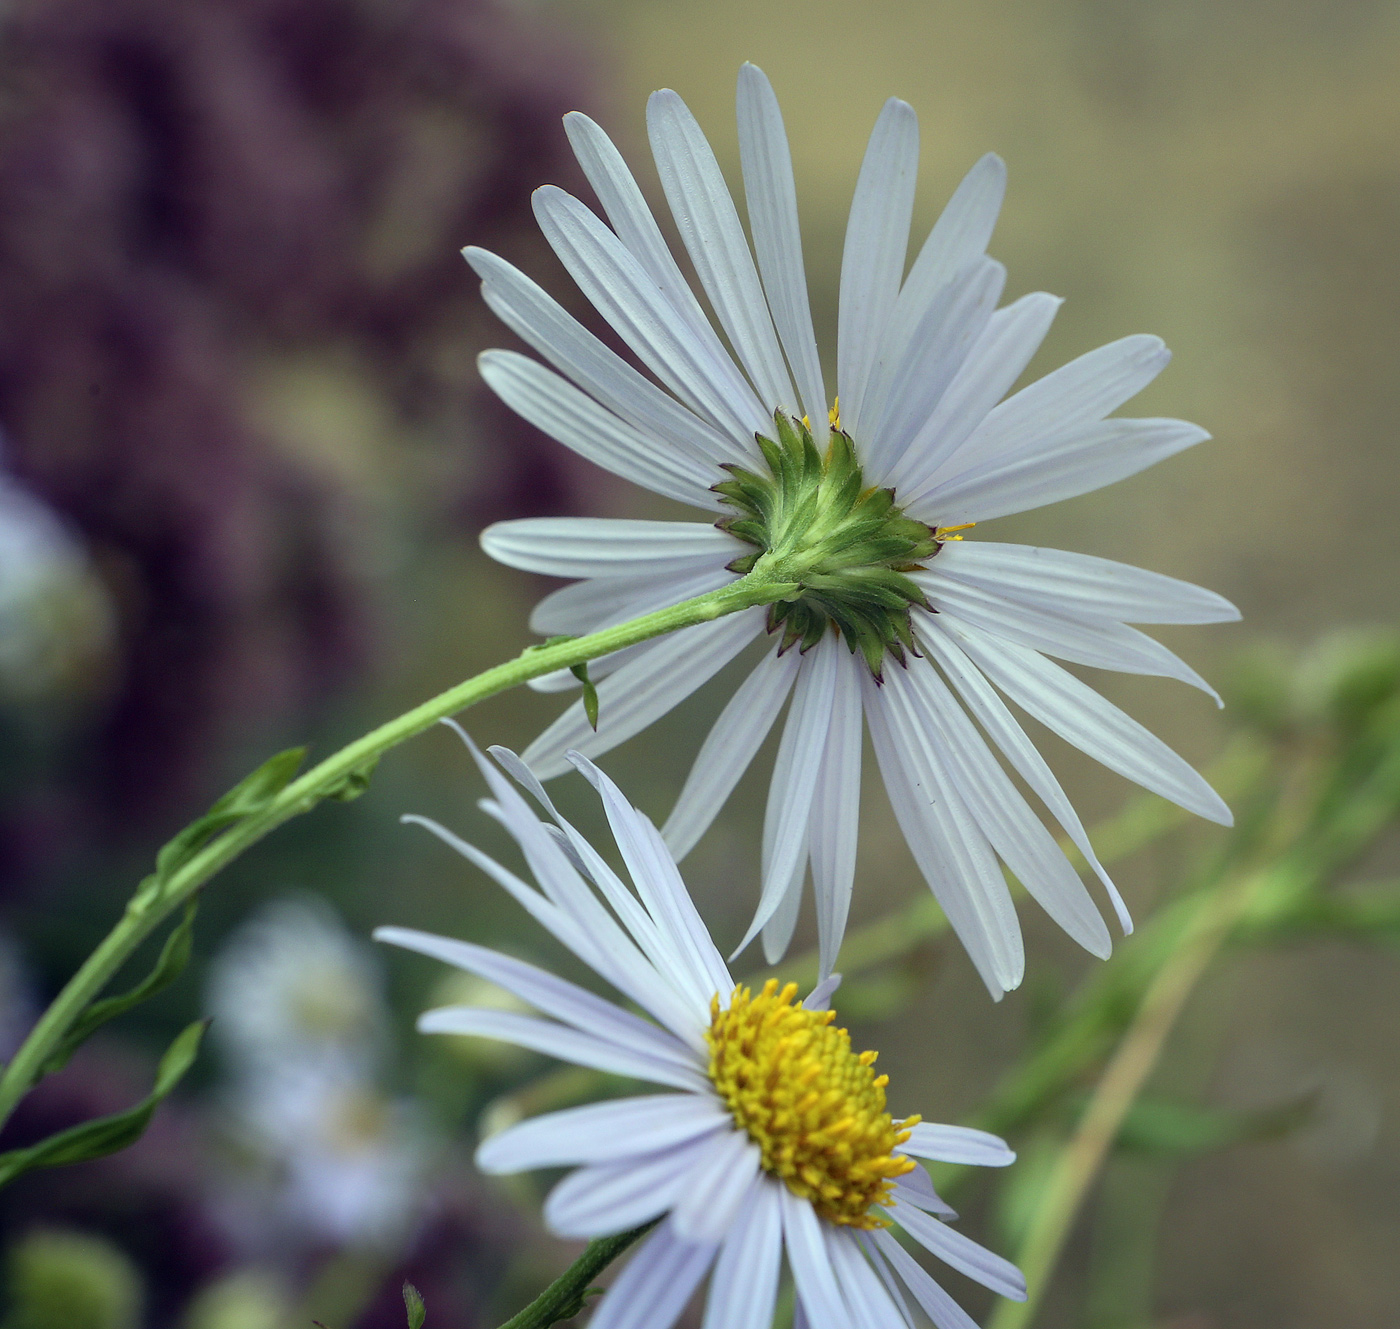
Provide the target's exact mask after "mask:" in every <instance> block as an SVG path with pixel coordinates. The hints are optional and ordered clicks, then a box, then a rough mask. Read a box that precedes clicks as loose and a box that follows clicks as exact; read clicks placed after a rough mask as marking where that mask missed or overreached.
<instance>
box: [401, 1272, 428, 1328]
mask: <svg viewBox="0 0 1400 1329" xmlns="http://www.w3.org/2000/svg"><path fill="white" fill-rule="evenodd" d="M403 1306H404V1310H406V1311H407V1312H408V1329H423V1321H424V1320H426V1319H427V1318H428V1312H427V1311H426V1310H425V1309H424V1306H423V1295H422V1293H420V1292H419V1291H418V1289H417V1288H416V1287H414V1286H413V1284H412V1283H405V1284H404V1285H403Z"/></svg>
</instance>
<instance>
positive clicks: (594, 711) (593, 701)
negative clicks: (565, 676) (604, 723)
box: [569, 661, 598, 734]
mask: <svg viewBox="0 0 1400 1329" xmlns="http://www.w3.org/2000/svg"><path fill="white" fill-rule="evenodd" d="M569 673H571V674H572V675H573V676H574V677H575V678H576V679H578V681H579V682H580V683H582V684H583V713H584V714H585V715H586V716H587V717H588V723H589V724H591V725H592V726H593V732H594V733H595V734H596V733H597V732H598V689H597V688H596V687H594V686H593V680H592V679H591V678H589V677H588V662H587V661H584V663H583V664H576V665H570V666H569Z"/></svg>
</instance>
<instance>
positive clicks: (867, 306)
mask: <svg viewBox="0 0 1400 1329" xmlns="http://www.w3.org/2000/svg"><path fill="white" fill-rule="evenodd" d="M918 170H919V122H918V118H917V117H916V116H915V114H914V110H913V107H911V106H909V105H908V104H907V103H905V102H902V101H899V100H898V99H897V98H895V97H891V98H890V99H889V101H887V102H886V103H885V105H884V109H883V110H881V112H880V118H879V119H878V120H877V121H876V122H875V129H874V131H873V132H872V133H871V135H870V144H869V146H868V147H867V148H866V150H865V158H864V160H863V161H862V162H861V167H860V176H859V178H858V179H857V180H856V192H855V196H854V198H853V199H852V200H851V215H850V219H849V220H848V221H847V223H846V245H845V249H844V250H843V251H842V255H841V307H840V314H839V320H838V329H837V343H836V390H837V393H838V394H839V396H840V399H841V424H842V428H844V429H845V430H846V432H847V433H850V434H852V435H854V436H855V437H856V438H857V439H862V438H863V435H862V433H861V427H862V425H863V424H866V423H870V424H873V423H874V421H875V420H876V419H878V415H879V409H878V404H875V405H874V406H873V407H872V410H871V416H872V418H871V419H870V420H869V421H867V420H866V418H865V409H866V403H865V395H866V386H867V384H868V383H870V381H871V379H872V377H874V376H875V375H876V374H877V373H878V368H877V366H878V362H879V357H880V351H881V347H882V345H883V342H884V336H885V333H886V331H887V329H888V325H889V318H890V314H891V313H892V312H893V310H894V305H895V300H896V298H897V297H898V295H899V285H900V281H901V280H902V279H903V276H904V256H905V251H906V250H907V249H908V247H909V219H910V217H911V215H912V213H913V209H914V184H915V178H916V176H917V175H918Z"/></svg>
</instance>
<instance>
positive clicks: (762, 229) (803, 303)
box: [736, 64, 830, 448]
mask: <svg viewBox="0 0 1400 1329" xmlns="http://www.w3.org/2000/svg"><path fill="white" fill-rule="evenodd" d="M736 104H737V111H738V119H739V160H740V164H741V166H742V168H743V172H744V197H745V199H746V200H747V203H748V211H749V227H750V229H751V230H752V232H753V244H754V249H755V251H756V252H757V254H758V270H759V272H760V273H761V274H762V276H763V290H764V293H765V294H766V295H767V297H768V307H769V309H770V310H771V311H772V314H773V322H774V324H775V325H776V326H777V329H778V336H779V338H780V339H781V340H782V344H783V350H784V351H786V352H787V360H788V364H789V365H790V366H791V368H792V374H793V378H794V379H795V380H796V382H797V392H798V396H799V397H800V398H801V401H802V410H803V411H804V412H805V413H806V415H807V417H808V419H809V420H810V422H811V428H812V437H813V438H814V439H815V440H816V444H817V447H818V448H825V446H826V441H827V436H828V433H829V432H830V431H829V428H828V425H827V415H826V408H827V400H826V388H825V386H824V384H823V382H822V365H821V358H820V356H819V355H818V353H817V337H816V333H815V332H814V331H813V330H812V310H811V305H810V304H809V302H808V298H807V276H806V272H805V271H804V269H803V264H802V232H801V229H800V227H799V225H798V220H797V187H796V184H795V183H794V181H793V176H792V152H791V151H790V149H789V148H788V139H787V132H786V130H785V129H784V128H783V114H782V111H781V110H780V109H779V107H778V98H777V96H776V95H775V94H774V92H773V86H772V84H770V83H769V82H768V77H767V75H766V74H764V72H763V71H762V70H761V69H759V68H758V67H757V66H755V65H750V64H746V65H744V66H743V67H742V68H741V69H740V70H739V88H738V93H737V98H736Z"/></svg>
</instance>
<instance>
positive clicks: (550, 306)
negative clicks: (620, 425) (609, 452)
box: [462, 247, 748, 463]
mask: <svg viewBox="0 0 1400 1329" xmlns="http://www.w3.org/2000/svg"><path fill="white" fill-rule="evenodd" d="M462 254H463V256H464V257H465V258H466V260H467V262H468V263H470V264H471V265H472V268H473V269H474V270H475V271H476V273H477V275H478V276H480V277H481V278H482V279H483V280H482V284H481V296H482V299H483V300H485V301H486V304H487V305H488V306H489V308H490V309H491V311H492V313H494V314H495V315H496V317H497V318H499V319H500V320H501V322H503V323H504V324H505V325H506V326H507V327H508V328H510V329H511V330H512V331H514V332H515V333H516V334H517V335H518V336H519V337H520V338H521V339H522V340H524V341H526V342H528V343H529V344H530V345H531V346H533V347H534V348H535V350H537V351H538V352H539V353H540V354H541V355H543V356H544V357H545V358H546V359H547V360H548V361H549V362H550V363H551V364H553V365H554V367H555V368H556V369H558V370H559V371H560V372H561V373H563V374H565V375H567V376H568V377H569V378H571V379H573V381H574V382H575V383H576V384H578V386H579V387H581V388H582V389H583V390H584V391H585V392H586V393H588V394H589V396H591V397H594V398H596V399H597V400H598V401H599V402H600V403H601V404H602V405H603V406H606V407H607V408H608V410H610V411H612V412H613V413H614V414H616V415H620V416H621V417H622V418H623V419H624V420H626V421H627V422H628V423H629V424H632V425H635V426H636V427H637V428H638V429H640V430H641V431H642V433H644V434H647V435H650V436H653V437H655V438H657V439H661V440H664V441H665V443H666V444H668V445H671V446H674V447H676V448H678V449H680V450H681V451H682V452H684V453H686V454H688V455H689V456H690V457H692V458H693V459H695V460H697V461H700V462H702V463H711V462H715V463H722V462H730V461H739V460H741V459H742V458H744V457H745V456H746V455H748V449H747V448H745V447H740V446H736V444H735V442H734V441H733V440H732V439H730V438H727V437H726V436H725V435H724V434H722V433H720V431H719V430H718V429H716V428H715V427H714V426H713V425H711V424H707V423H706V422H705V421H704V420H702V419H701V418H700V417H699V416H698V415H696V414H695V413H694V412H693V411H691V410H689V409H687V408H686V407H684V406H682V405H681V404H680V402H678V401H676V399H675V398H674V397H671V396H670V395H669V394H667V393H666V392H664V391H662V389H661V388H659V387H657V386H656V384H655V383H653V382H652V381H651V380H650V379H649V378H647V377H646V376H645V375H644V374H641V373H639V372H638V371H637V370H636V369H634V368H633V367H632V366H631V365H630V364H628V363H627V361H626V360H624V359H623V358H622V357H621V356H620V355H618V354H617V352H615V351H613V350H612V349H611V348H610V347H608V346H605V345H604V344H603V343H602V342H601V341H600V340H599V339H598V338H597V337H595V336H594V335H593V334H592V333H591V332H589V331H588V329H587V328H585V327H584V326H583V324H581V323H580V322H579V321H578V320H577V319H576V318H574V316H573V315H572V314H570V313H568V312H567V311H566V310H565V309H564V307H563V306H562V305H560V304H559V303H558V301H556V300H555V299H553V298H552V297H551V296H550V295H548V294H547V293H546V292H545V291H544V290H543V289H542V288H541V287H540V286H539V285H538V284H536V283H535V282H533V281H531V280H530V278H529V277H527V276H526V275H525V274H524V273H523V272H520V271H519V270H518V269H516V268H514V267H512V266H511V265H510V264H509V263H507V262H506V261H505V259H503V258H498V257H497V256H496V255H495V254H492V253H490V252H489V251H487V250H485V249H477V248H475V247H470V248H467V249H464V250H463V251H462ZM701 317H703V315H702V316H701Z"/></svg>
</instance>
